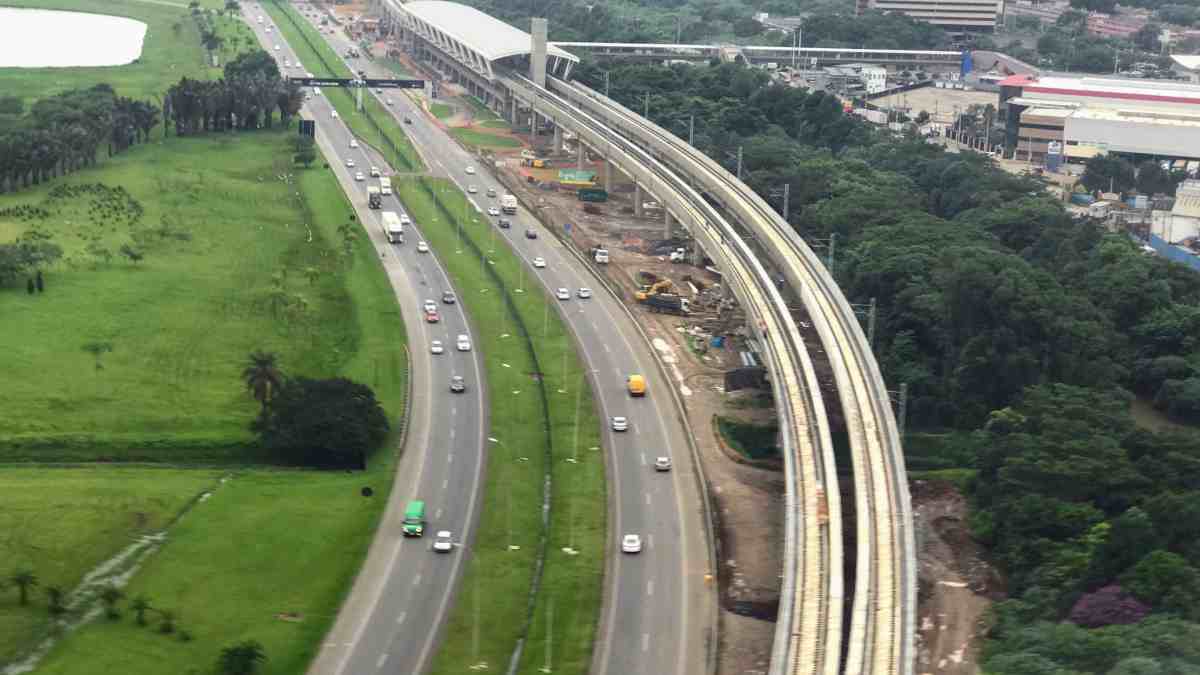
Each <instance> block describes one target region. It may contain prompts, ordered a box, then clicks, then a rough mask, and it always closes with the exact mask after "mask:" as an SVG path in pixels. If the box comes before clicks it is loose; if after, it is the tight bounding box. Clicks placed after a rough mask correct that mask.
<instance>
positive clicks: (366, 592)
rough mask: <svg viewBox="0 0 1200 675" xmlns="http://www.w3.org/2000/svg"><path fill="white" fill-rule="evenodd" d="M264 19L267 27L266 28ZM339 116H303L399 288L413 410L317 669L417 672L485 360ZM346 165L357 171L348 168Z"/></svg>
mask: <svg viewBox="0 0 1200 675" xmlns="http://www.w3.org/2000/svg"><path fill="white" fill-rule="evenodd" d="M242 7H243V12H244V14H245V16H246V17H247V19H248V22H249V24H250V26H251V27H253V29H254V31H255V33H256V35H257V36H258V38H259V40H260V42H261V43H262V44H263V46H264V48H265V49H267V50H268V51H269V52H270V53H271V54H272V55H274V56H275V57H276V58H277V59H278V60H279V62H280V64H281V66H282V63H283V61H284V59H288V60H290V61H291V62H292V63H296V55H295V53H294V52H293V51H292V50H291V49H290V47H289V46H288V45H287V44H286V42H285V41H283V39H282V37H281V36H280V35H279V32H278V30H275V29H272V30H271V31H270V32H267V28H268V27H271V26H272V25H273V23H274V22H273V21H271V20H270V17H269V15H267V14H265V13H264V12H262V10H261V8H259V7H258V6H257V5H256V4H243V5H242ZM259 16H263V17H264V20H263V23H262V24H259V23H258V17H259ZM276 45H278V46H279V47H280V48H279V49H278V50H276V49H275V46H276ZM293 72H294V71H293ZM332 113H333V108H332V106H331V105H330V103H329V102H328V101H327V100H326V99H325V96H324V95H317V96H313V97H312V98H311V99H310V100H309V101H308V102H307V103H306V104H305V106H304V110H303V114H304V115H305V116H306V117H310V118H312V119H315V120H316V121H317V138H318V143H319V144H320V146H321V148H322V150H323V151H324V152H325V154H326V157H327V158H328V159H329V161H330V164H331V166H332V169H333V171H334V172H335V173H336V175H337V177H338V180H339V181H340V182H341V183H342V185H343V187H344V188H345V190H346V192H347V194H348V195H349V196H350V198H351V201H352V202H353V204H354V206H355V209H356V211H357V213H358V214H359V216H360V218H362V220H363V223H364V226H365V234H366V235H367V236H369V237H370V239H371V241H372V243H373V244H374V245H375V248H376V250H378V251H379V253H380V256H381V260H382V262H383V265H384V268H385V269H386V271H387V274H388V277H389V279H390V280H391V282H392V286H393V288H394V289H395V292H396V297H397V300H398V301H399V303H400V307H401V314H402V316H403V317H404V321H405V324H406V327H407V333H408V338H409V353H410V356H411V363H410V377H411V378H412V399H411V403H410V418H409V422H408V423H409V425H410V426H409V429H408V432H407V444H406V452H405V453H404V456H403V458H402V459H401V461H400V465H399V467H398V470H397V476H398V479H397V481H396V483H395V485H394V486H393V488H392V494H391V498H390V500H389V503H388V507H387V511H386V513H385V515H384V518H383V520H382V521H381V522H380V525H379V530H378V532H377V534H376V537H375V540H374V542H373V543H372V546H371V549H370V552H369V554H368V558H367V560H366V562H365V564H364V566H363V568H362V571H361V572H360V574H359V576H358V578H357V579H356V581H355V585H354V588H353V591H352V592H351V595H350V597H349V599H348V600H347V602H346V605H345V607H344V610H343V612H342V613H341V614H340V615H339V618H338V621H337V623H336V624H335V626H334V628H333V629H332V630H331V631H330V633H329V634H328V636H326V641H325V644H324V646H323V648H322V649H321V651H320V655H319V657H318V659H317V661H316V662H315V663H314V666H313V668H314V670H315V671H316V672H322V673H347V674H349V673H355V674H357V673H375V672H391V673H417V672H420V671H421V669H422V668H424V667H426V666H427V664H428V663H429V661H430V659H431V657H432V655H433V653H434V650H435V649H436V647H437V642H436V637H437V630H438V628H439V627H440V625H441V624H442V622H443V621H444V619H445V617H446V615H447V612H448V611H449V607H450V602H451V599H452V591H453V588H454V582H455V580H457V579H458V577H459V576H460V573H461V570H462V569H463V562H464V559H465V556H466V555H468V554H469V553H468V550H469V545H470V542H471V534H472V529H473V527H474V524H475V522H476V520H477V509H476V505H477V504H478V500H477V499H476V496H477V495H478V493H479V489H480V487H481V486H482V468H483V463H482V460H483V453H484V445H485V443H486V440H485V434H484V431H485V426H486V423H487V418H486V410H487V407H486V398H485V396H484V392H485V382H484V381H483V379H482V378H483V373H484V370H483V368H482V367H481V363H480V355H479V354H478V352H477V351H475V350H472V351H468V352H460V351H458V350H457V349H456V346H455V340H456V337H457V336H458V335H459V334H467V335H471V334H472V331H471V327H470V322H469V321H468V318H467V317H466V316H465V314H464V312H463V311H462V309H461V306H460V305H459V304H457V303H455V304H445V303H443V302H442V293H443V291H446V290H452V288H453V287H452V285H451V284H450V281H449V279H448V278H447V276H446V274H445V272H444V271H443V269H442V267H441V266H440V265H439V264H438V261H437V257H436V255H435V254H434V253H433V252H430V253H418V252H417V250H416V245H415V243H416V241H417V240H418V239H419V235H418V234H417V233H416V232H408V233H406V235H407V236H406V243H404V244H402V245H396V244H390V243H388V242H387V241H386V239H385V238H384V236H383V233H382V232H381V231H380V229H379V228H378V226H377V225H376V223H377V222H378V214H379V212H377V211H369V210H368V209H367V208H366V186H367V185H368V184H375V185H378V179H370V178H369V169H370V167H371V166H377V167H379V168H381V169H385V170H386V166H385V165H384V164H383V163H382V159H381V158H380V157H379V155H378V154H377V153H375V152H372V151H371V150H370V149H369V148H368V147H367V146H366V144H363V143H360V144H359V147H357V148H352V147H350V140H351V139H352V138H353V136H352V134H351V133H350V131H349V130H348V129H347V128H346V126H345V125H344V124H342V122H341V121H340V120H338V119H334V118H333V116H332ZM347 159H352V160H354V163H355V165H356V166H355V167H354V168H348V167H347V166H346V160H347ZM358 171H362V172H363V173H364V174H366V176H365V178H366V180H363V181H356V180H354V174H355V173H356V172H358ZM383 200H384V201H383V210H392V211H400V210H401V209H402V207H401V205H400V203H399V202H398V201H397V200H396V199H395V197H384V198H383ZM418 227H419V224H418ZM427 299H431V300H433V301H434V302H435V303H436V304H437V306H438V312H439V313H440V315H441V316H440V321H439V322H438V323H427V322H426V321H425V318H424V313H423V311H422V309H421V304H422V303H423V302H424V301H425V300H427ZM433 340H440V341H441V342H442V343H443V345H445V350H444V352H443V353H441V354H433V353H432V352H431V348H430V344H431V342H432V341H433ZM453 375H461V376H463V377H464V378H465V380H466V383H467V391H466V392H465V393H461V394H454V393H451V392H450V389H449V384H450V378H451V376H453ZM411 499H421V500H424V501H425V504H426V519H427V526H426V536H425V537H423V538H420V539H416V538H410V539H405V538H404V537H403V536H402V535H401V532H400V525H401V522H402V521H403V517H404V506H405V504H406V503H407V502H408V501H409V500H411ZM443 529H444V530H449V531H450V532H451V533H452V534H453V537H454V540H455V541H456V542H457V545H456V547H455V549H454V551H453V552H452V553H450V554H449V555H445V554H437V553H434V552H433V551H431V550H430V542H431V541H432V534H433V533H434V532H436V531H438V530H443Z"/></svg>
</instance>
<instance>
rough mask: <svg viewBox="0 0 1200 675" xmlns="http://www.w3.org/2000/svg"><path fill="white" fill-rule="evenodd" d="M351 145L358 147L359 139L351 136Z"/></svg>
mask: <svg viewBox="0 0 1200 675" xmlns="http://www.w3.org/2000/svg"><path fill="white" fill-rule="evenodd" d="M350 147H352V148H357V147H358V141H357V140H355V139H353V138H351V139H350Z"/></svg>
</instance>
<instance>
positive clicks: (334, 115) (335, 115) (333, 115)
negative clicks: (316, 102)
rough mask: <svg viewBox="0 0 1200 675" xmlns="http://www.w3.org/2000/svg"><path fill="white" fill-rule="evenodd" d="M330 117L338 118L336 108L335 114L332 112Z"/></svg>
mask: <svg viewBox="0 0 1200 675" xmlns="http://www.w3.org/2000/svg"><path fill="white" fill-rule="evenodd" d="M330 117H332V118H333V119H335V120H336V119H337V118H338V114H337V111H336V110H334V111H333V114H332V115H330Z"/></svg>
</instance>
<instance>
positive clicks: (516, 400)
mask: <svg viewBox="0 0 1200 675" xmlns="http://www.w3.org/2000/svg"><path fill="white" fill-rule="evenodd" d="M425 185H429V186H431V188H430V189H426V188H424V187H423V185H422V182H421V181H418V180H415V179H414V180H407V181H401V182H400V190H399V194H400V196H401V199H402V200H404V202H405V206H406V207H407V208H409V209H410V210H411V211H413V212H414V214H415V217H416V219H417V221H418V222H421V223H426V226H425V227H424V232H425V234H426V236H427V237H429V242H430V244H431V245H432V246H433V247H434V249H435V250H436V251H437V252H438V253H439V254H440V257H441V259H442V260H444V261H446V264H447V267H448V270H449V271H450V273H451V275H452V276H453V277H454V278H455V282H456V284H458V286H459V288H460V289H462V291H463V293H462V299H463V302H465V303H466V304H467V307H468V309H469V310H470V311H471V315H472V318H473V320H474V321H475V323H476V325H477V326H480V327H486V328H483V334H482V335H480V336H479V337H478V338H477V339H478V340H480V341H481V342H482V346H483V352H484V354H485V356H486V362H487V368H488V378H489V379H488V383H489V388H490V390H491V392H492V398H491V405H492V411H491V425H492V426H491V429H490V430H489V433H490V434H491V435H492V436H493V437H494V438H497V439H499V440H500V441H501V443H500V444H499V445H493V446H491V450H492V453H491V456H490V457H489V464H488V473H487V476H488V482H487V486H486V487H485V492H484V505H483V510H482V513H483V515H482V517H481V523H480V528H479V530H478V538H477V541H476V544H475V547H474V555H473V557H472V560H471V563H470V564H469V566H468V571H467V574H466V576H465V577H464V581H463V585H462V587H461V590H460V593H459V596H458V598H459V600H458V602H457V604H456V606H455V608H454V610H453V612H452V614H451V617H450V620H449V625H448V630H447V631H446V636H447V637H446V641H445V643H444V644H443V646H442V649H441V652H440V653H439V655H438V657H437V659H436V661H435V663H434V668H433V671H432V672H434V673H461V672H466V670H467V668H469V667H470V666H471V665H473V664H478V663H479V662H481V661H482V662H486V663H488V664H489V665H490V668H491V669H497V668H499V667H502V665H503V664H505V663H507V662H508V659H509V658H510V656H511V654H512V650H513V648H514V647H515V643H516V640H517V638H518V637H519V635H520V633H521V628H522V626H523V622H524V620H525V618H526V615H527V614H526V610H527V594H528V591H529V584H530V581H531V578H532V577H531V575H532V572H533V570H532V563H533V554H534V551H533V550H532V549H534V548H535V547H536V545H537V537H538V533H539V531H540V517H541V514H540V509H541V505H542V502H541V497H542V495H541V479H542V476H543V475H544V472H545V470H546V467H549V468H550V470H551V472H552V476H553V481H554V483H553V484H554V487H553V490H552V495H553V500H552V505H551V508H552V511H551V528H550V532H549V533H548V534H549V542H548V545H547V551H548V558H547V564H546V567H545V573H544V577H543V581H542V588H541V592H540V594H539V596H538V605H537V608H536V609H535V613H534V622H533V624H532V626H531V627H530V632H529V635H528V640H527V643H526V650H525V652H524V657H523V660H522V667H521V670H520V672H533V671H534V670H535V669H536V668H540V667H542V666H543V665H544V664H543V663H542V660H543V659H544V657H545V653H546V649H545V642H546V640H547V636H548V635H549V634H550V630H549V629H548V628H547V625H546V618H547V617H546V612H545V609H546V607H548V606H551V605H552V606H553V613H554V616H553V635H552V636H553V640H552V645H553V646H554V649H553V651H552V655H551V658H552V660H553V665H554V671H555V672H566V673H572V672H574V673H583V672H586V670H587V666H588V664H589V663H590V659H591V646H592V640H593V637H594V632H595V627H596V621H597V618H598V616H597V615H598V611H599V606H600V590H601V578H602V573H603V564H604V558H603V553H604V531H605V515H606V511H605V506H604V505H605V484H604V462H603V458H602V456H601V455H600V453H599V452H597V451H596V450H593V449H592V448H598V447H599V445H600V443H599V428H600V423H599V420H598V418H597V416H596V413H595V409H594V404H593V400H592V395H591V392H590V391H589V390H588V384H587V381H586V379H585V377H584V374H585V371H584V370H583V368H582V365H581V363H580V361H579V360H578V357H577V355H576V354H575V351H574V343H573V342H572V340H571V338H570V337H569V334H568V333H567V332H566V328H565V326H564V324H563V323H562V322H561V321H560V320H559V317H558V315H557V313H556V310H555V309H554V307H553V306H552V305H553V304H554V303H555V302H557V301H555V300H551V299H550V298H548V297H547V296H545V295H544V294H543V292H542V290H541V289H540V288H539V287H538V286H536V283H535V282H531V280H529V279H527V278H526V275H525V274H524V273H523V272H522V271H521V268H520V267H519V265H520V264H521V263H520V261H519V260H518V259H517V258H516V256H514V255H513V254H512V253H511V251H509V250H508V249H507V247H506V246H505V244H504V243H503V241H497V240H495V239H493V237H492V234H493V232H492V230H491V229H490V225H489V224H487V223H486V222H485V221H486V219H484V218H482V217H481V216H480V215H479V214H478V213H476V212H475V211H473V210H466V211H464V204H465V200H464V197H463V195H462V193H461V192H459V191H458V190H457V189H453V188H452V187H451V186H449V185H448V184H447V183H446V182H444V181H429V182H428V183H425ZM434 194H436V198H437V199H438V200H440V201H441V202H442V205H443V206H442V207H441V208H439V206H438V205H437V204H436V203H435V201H434V198H433V195H434ZM462 213H468V214H469V216H468V218H466V219H465V220H462V225H463V227H462V231H461V232H462V239H461V240H460V239H459V230H458V228H457V227H455V226H454V225H453V222H452V218H451V216H450V215H448V214H453V216H454V218H453V220H455V221H456V220H459V218H458V214H462ZM460 241H461V242H462V245H461V246H460V245H459V242H460ZM493 249H494V253H487V254H486V260H485V258H482V257H480V256H479V255H478V254H477V252H479V251H482V252H488V251H490V250H493ZM456 250H462V251H463V253H461V254H458V253H455V251H456ZM485 288H486V289H487V292H481V291H480V289H485ZM518 288H523V289H524V290H525V292H523V293H515V292H513V291H515V289H518ZM506 292H508V293H510V295H509V297H511V298H512V299H513V302H512V304H511V305H508V304H506V303H501V302H499V301H497V298H499V297H503V296H502V294H504V293H506ZM517 318H519V319H520V321H521V323H520V324H518V323H517V322H516V319H517ZM521 326H524V327H525V328H526V330H527V331H528V337H529V338H530V339H531V341H532V346H533V350H534V354H536V365H535V361H534V354H529V353H528V347H526V346H525V345H522V344H520V343H521V342H522V338H523V336H522V333H521V332H520V331H521ZM503 335H507V336H508V337H501V336H503ZM522 352H524V353H525V354H524V355H523V354H522ZM504 364H508V365H507V366H505V365H504ZM537 368H540V376H539V377H538V378H537V379H535V378H533V377H531V376H530V373H531V372H534V371H535V370H536V369H537ZM539 382H540V385H539ZM539 386H540V387H541V388H542V389H543V391H544V393H545V396H546V397H547V402H548V408H544V407H543V404H542V402H541V400H540V396H541V395H542V392H539V391H538V390H537V389H538V387H539ZM560 390H563V392H565V393H560ZM513 392H517V393H513ZM508 394H511V395H508ZM547 413H548V419H549V435H548V436H546V435H544V434H542V435H541V437H540V438H539V437H538V436H533V437H530V434H533V433H535V432H538V431H540V429H538V426H537V425H535V423H533V420H537V419H540V420H546V419H547ZM514 439H515V442H514ZM547 442H549V446H548V447H547V445H546V443H547ZM547 451H549V452H550V453H552V454H551V457H550V458H547V457H546V456H545V454H546V453H547ZM521 457H527V458H528V459H527V460H524V461H522V460H521V459H520V458H521ZM568 458H570V459H572V460H576V461H575V462H568V461H567V460H568ZM510 487H511V495H510ZM510 500H511V501H510ZM510 504H511V507H512V511H511V520H510V515H509V505H510ZM510 531H512V532H514V533H515V534H514V535H513V536H512V539H511V542H512V543H513V544H516V545H519V546H521V550H520V551H515V552H514V551H509V550H507V547H508V545H509V543H510V537H509V532H510ZM564 547H571V548H573V549H576V550H579V551H581V553H580V554H579V555H574V556H572V555H568V554H566V553H564V552H563V551H562V549H563V548H564ZM483 594H486V596H484V595H483ZM484 597H486V599H483V598H484ZM481 626H482V627H483V630H479V631H478V636H477V633H476V629H477V628H478V627H481Z"/></svg>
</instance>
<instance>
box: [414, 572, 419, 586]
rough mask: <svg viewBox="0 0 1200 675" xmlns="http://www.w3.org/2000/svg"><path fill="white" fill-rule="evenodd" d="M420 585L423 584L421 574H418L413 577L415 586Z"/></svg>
mask: <svg viewBox="0 0 1200 675" xmlns="http://www.w3.org/2000/svg"><path fill="white" fill-rule="evenodd" d="M420 585H421V575H420V574H418V575H417V576H415V577H413V586H420Z"/></svg>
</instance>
